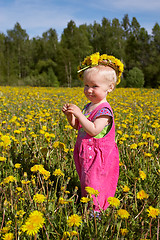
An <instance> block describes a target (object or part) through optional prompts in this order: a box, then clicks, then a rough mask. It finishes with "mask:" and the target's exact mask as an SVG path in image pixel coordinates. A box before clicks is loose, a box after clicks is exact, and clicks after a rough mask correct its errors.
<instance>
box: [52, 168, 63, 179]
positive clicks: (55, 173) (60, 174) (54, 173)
mask: <svg viewBox="0 0 160 240" xmlns="http://www.w3.org/2000/svg"><path fill="white" fill-rule="evenodd" d="M53 175H54V176H62V177H63V176H64V173H63V172H62V171H61V170H60V169H56V170H55V171H54V172H53Z"/></svg>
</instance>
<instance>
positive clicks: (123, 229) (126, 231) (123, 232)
mask: <svg viewBox="0 0 160 240" xmlns="http://www.w3.org/2000/svg"><path fill="white" fill-rule="evenodd" d="M120 232H121V234H122V236H125V235H126V234H127V233H128V230H127V228H121V229H120Z"/></svg>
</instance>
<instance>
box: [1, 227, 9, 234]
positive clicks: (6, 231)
mask: <svg viewBox="0 0 160 240" xmlns="http://www.w3.org/2000/svg"><path fill="white" fill-rule="evenodd" d="M9 230H10V227H9V226H8V227H3V228H2V230H1V232H2V233H8V231H9Z"/></svg>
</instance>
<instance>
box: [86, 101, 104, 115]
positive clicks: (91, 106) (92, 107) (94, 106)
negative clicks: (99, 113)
mask: <svg viewBox="0 0 160 240" xmlns="http://www.w3.org/2000/svg"><path fill="white" fill-rule="evenodd" d="M104 102H107V100H106V99H105V100H104V99H103V100H102V101H100V102H98V103H93V102H91V103H90V104H89V107H88V109H87V112H91V111H93V110H94V109H95V108H96V107H98V106H99V105H100V104H101V103H104Z"/></svg>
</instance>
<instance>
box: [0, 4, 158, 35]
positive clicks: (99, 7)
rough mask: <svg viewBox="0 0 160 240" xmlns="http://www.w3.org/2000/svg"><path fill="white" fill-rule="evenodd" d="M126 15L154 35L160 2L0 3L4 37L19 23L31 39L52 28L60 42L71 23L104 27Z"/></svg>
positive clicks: (1, 27) (0, 18) (0, 17)
mask: <svg viewBox="0 0 160 240" xmlns="http://www.w3.org/2000/svg"><path fill="white" fill-rule="evenodd" d="M125 14H128V16H129V20H130V22H131V21H132V18H133V17H136V19H137V21H138V22H139V24H140V26H141V27H144V28H145V29H146V30H147V32H148V33H149V34H151V33H152V28H153V27H154V25H155V23H158V24H159V25H160V0H97V1H96V0H0V33H4V34H7V30H13V29H14V26H15V24H16V23H17V22H18V23H19V24H20V25H21V27H22V28H23V29H24V30H26V32H27V34H28V35H29V37H30V39H31V38H33V37H41V36H42V34H43V33H44V32H46V31H48V30H49V29H50V28H52V29H55V30H56V32H57V35H58V38H59V39H60V36H61V34H62V33H63V30H64V29H65V28H66V27H67V24H68V23H69V22H70V21H71V20H72V21H74V23H75V24H76V26H77V27H78V26H79V25H81V24H87V25H89V24H94V22H97V23H100V24H101V23H102V19H103V18H104V17H105V18H107V19H108V20H110V21H112V19H114V18H118V19H119V21H120V22H122V19H123V17H124V15H125Z"/></svg>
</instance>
